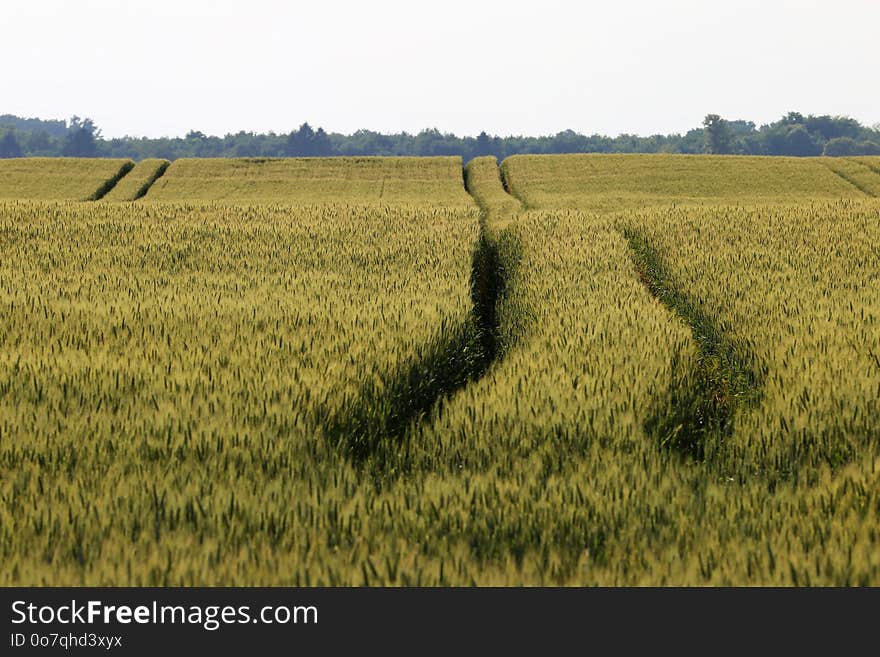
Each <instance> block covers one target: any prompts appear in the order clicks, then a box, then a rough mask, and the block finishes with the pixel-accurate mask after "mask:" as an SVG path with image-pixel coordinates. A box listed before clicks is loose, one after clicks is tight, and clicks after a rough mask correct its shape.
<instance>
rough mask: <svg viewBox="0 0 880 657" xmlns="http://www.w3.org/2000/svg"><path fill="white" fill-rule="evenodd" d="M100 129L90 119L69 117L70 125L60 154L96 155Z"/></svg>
mask: <svg viewBox="0 0 880 657" xmlns="http://www.w3.org/2000/svg"><path fill="white" fill-rule="evenodd" d="M100 137H101V131H100V130H98V127H97V126H96V125H95V123H94V121H92V120H91V119H80V118H79V117H78V116H74V117H72V118H71V119H70V127H69V128H68V131H67V137H66V138H65V140H64V147H63V148H62V149H61V154H62V155H64V156H66V157H97V155H98V143H97V140H98V139H100Z"/></svg>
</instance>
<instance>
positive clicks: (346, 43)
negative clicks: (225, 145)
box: [0, 0, 880, 137]
mask: <svg viewBox="0 0 880 657" xmlns="http://www.w3.org/2000/svg"><path fill="white" fill-rule="evenodd" d="M0 17H2V18H0V21H2V25H0V61H2V62H4V66H3V70H2V81H0V114H3V113H10V114H17V115H20V116H37V117H40V118H68V117H70V116H71V115H73V114H77V115H79V116H81V117H90V118H92V119H94V121H95V122H96V123H97V124H98V126H99V127H100V128H101V129H102V131H103V134H104V136H105V137H115V136H122V135H124V134H130V135H138V136H140V135H146V136H150V137H157V136H162V135H169V136H178V135H179V136H182V135H184V134H185V133H186V132H187V131H189V130H190V129H197V130H201V131H203V132H205V133H208V134H218V135H222V134H226V133H228V132H237V131H239V130H247V131H257V132H268V131H270V130H273V131H275V132H288V131H290V130H291V129H293V128H295V127H297V126H298V125H299V124H301V123H302V122H303V121H308V122H309V123H310V124H311V125H312V126H314V127H317V126H323V127H324V128H325V129H326V130H328V131H333V132H345V133H349V132H353V131H354V130H357V129H359V128H368V129H372V130H378V131H382V132H398V131H401V130H406V131H408V132H417V131H419V130H421V129H423V128H431V127H436V128H438V129H440V130H441V131H443V132H455V133H456V134H459V135H474V134H477V133H478V132H479V131H480V130H486V131H487V132H489V133H490V134H500V135H509V134H529V135H539V134H551V133H555V132H558V131H560V130H564V129H567V128H571V129H573V130H576V131H578V132H582V133H586V134H592V133H595V132H598V133H602V134H608V135H612V136H614V135H617V134H619V133H623V132H629V133H636V134H642V135H647V134H653V133H658V132H659V133H669V132H683V131H685V130H687V129H689V128H692V127H696V126H698V125H699V124H700V123H701V121H702V119H703V117H704V116H705V115H706V114H707V113H710V112H713V113H718V114H721V115H722V116H724V117H725V118H729V119H735V118H744V119H749V120H753V121H755V122H756V123H758V124H761V123H767V122H770V121H773V120H776V119H778V118H779V117H780V116H782V115H783V114H784V113H786V112H788V111H790V110H796V111H800V112H803V113H805V114H806V113H816V114H841V115H848V116H852V117H854V118H856V119H858V120H860V121H862V122H863V123H865V124H868V125H872V124H874V123H877V122H880V84H878V82H880V37H878V35H880V0H835V2H827V0H826V1H818V0H816V1H814V0H799V1H795V0H763V1H761V0H742V1H736V0H729V1H725V2H708V1H702V2H698V1H696V0H668V1H665V2H663V1H661V0H655V1H650V0H605V1H603V2H587V1H582V2H576V1H572V2H560V1H557V0H537V1H536V0H532V1H530V2H514V1H513V0H506V1H504V0H502V1H498V0H467V1H462V0H440V1H437V0H432V1H431V2H418V1H417V0H410V1H409V2H399V1H394V0H362V1H361V2H342V1H340V0H316V1H312V2H304V3H300V2H273V1H270V0H245V1H238V2H232V1H227V0H215V1H209V0H115V1H110V0H77V1H76V2H74V1H72V0H2V4H0Z"/></svg>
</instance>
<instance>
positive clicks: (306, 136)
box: [286, 123, 315, 157]
mask: <svg viewBox="0 0 880 657" xmlns="http://www.w3.org/2000/svg"><path fill="white" fill-rule="evenodd" d="M314 149H315V131H314V130H312V126H310V125H309V124H308V123H303V124H302V125H301V126H300V127H299V130H295V131H293V132H291V133H290V137H288V138H287V153H286V154H287V155H288V156H290V157H311V156H313V155H314V154H315V152H314Z"/></svg>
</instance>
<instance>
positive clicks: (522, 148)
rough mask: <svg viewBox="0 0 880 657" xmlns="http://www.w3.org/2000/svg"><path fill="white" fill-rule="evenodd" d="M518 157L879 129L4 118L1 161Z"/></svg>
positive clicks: (802, 139)
mask: <svg viewBox="0 0 880 657" xmlns="http://www.w3.org/2000/svg"><path fill="white" fill-rule="evenodd" d="M521 153H534V154H549V153H690V154H696V153H714V154H735V155H791V156H811V155H829V156H845V155H880V124H877V125H875V126H873V127H867V126H863V125H862V124H861V123H859V122H858V121H856V120H855V119H852V118H848V117H841V116H829V115H821V116H814V115H812V114H809V115H806V116H804V115H803V114H800V113H798V112H790V113H788V114H786V115H785V116H784V117H782V118H781V119H780V120H779V121H776V122H774V123H770V124H766V125H762V126H760V127H758V126H756V125H755V123H754V122H752V121H743V120H733V121H731V120H727V119H724V118H722V117H720V116H719V115H717V114H709V115H707V116H706V118H705V120H704V121H703V124H702V125H701V126H699V127H697V128H694V129H692V130H689V131H687V132H686V133H684V134H679V133H674V134H670V135H651V136H648V137H642V136H639V135H629V134H624V135H619V136H617V137H608V136H604V135H598V134H593V135H583V134H580V133H577V132H574V131H572V130H565V131H563V132H560V133H557V134H555V135H548V136H543V137H523V136H515V137H498V136H489V135H488V134H487V133H486V132H481V133H480V134H479V135H478V136H476V137H458V136H456V135H453V134H449V133H441V132H440V131H439V130H436V129H429V130H423V131H421V132H419V133H417V134H409V133H406V132H400V133H396V134H382V133H379V132H373V131H371V130H358V131H357V132H355V133H353V134H350V135H343V134H338V133H328V132H325V131H324V130H323V129H322V128H318V129H314V128H313V127H312V126H310V125H309V124H308V123H303V124H302V125H301V126H300V127H299V128H297V129H295V130H292V131H291V132H289V133H274V132H269V133H254V132H243V131H242V132H237V133H235V134H231V133H230V134H227V135H225V136H223V137H217V136H211V135H206V134H204V133H202V132H199V131H197V130H192V131H190V132H189V133H187V135H186V136H185V137H161V138H157V139H150V138H146V137H121V138H113V139H105V138H104V137H103V136H102V134H101V131H100V129H99V128H98V126H96V125H95V123H94V121H92V120H91V119H88V118H86V119H81V118H80V117H78V116H74V117H72V118H71V119H70V120H69V121H66V122H65V121H57V120H50V121H45V120H41V119H25V118H21V117H17V116H13V115H10V114H6V115H2V116H0V158H10V157H37V156H42V157H58V156H70V157H125V158H131V159H133V160H142V159H144V158H148V157H158V158H164V159H167V160H175V159H177V158H181V157H326V156H333V155H349V156H357V155H362V156H367V155H422V156H424V155H460V156H462V158H463V159H464V160H465V161H467V160H469V159H471V158H473V157H477V156H481V155H494V156H495V157H497V158H498V159H499V160H501V159H503V158H505V157H507V156H508V155H516V154H521Z"/></svg>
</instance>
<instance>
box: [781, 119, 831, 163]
mask: <svg viewBox="0 0 880 657" xmlns="http://www.w3.org/2000/svg"><path fill="white" fill-rule="evenodd" d="M821 153H822V146H821V145H820V144H819V143H818V141H817V140H816V139H815V138H814V137H813V135H811V134H810V133H809V132H808V131H807V129H806V128H805V127H804V126H803V125H802V124H798V125H795V126H792V127H791V128H789V130H788V134H787V135H786V136H785V154H786V155H794V156H796V157H810V156H812V155H819V154H821Z"/></svg>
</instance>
